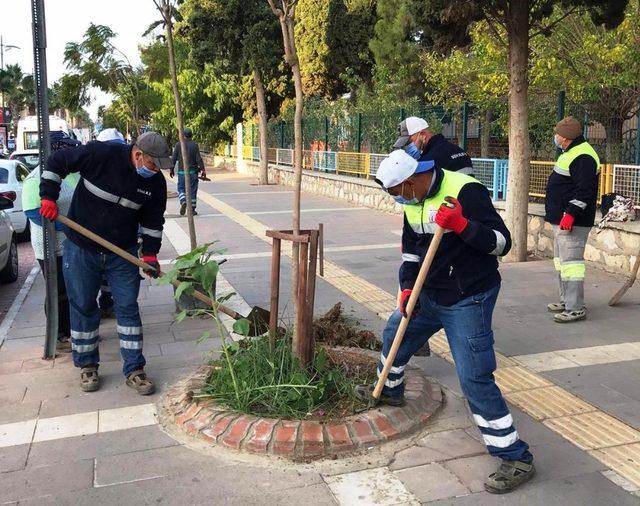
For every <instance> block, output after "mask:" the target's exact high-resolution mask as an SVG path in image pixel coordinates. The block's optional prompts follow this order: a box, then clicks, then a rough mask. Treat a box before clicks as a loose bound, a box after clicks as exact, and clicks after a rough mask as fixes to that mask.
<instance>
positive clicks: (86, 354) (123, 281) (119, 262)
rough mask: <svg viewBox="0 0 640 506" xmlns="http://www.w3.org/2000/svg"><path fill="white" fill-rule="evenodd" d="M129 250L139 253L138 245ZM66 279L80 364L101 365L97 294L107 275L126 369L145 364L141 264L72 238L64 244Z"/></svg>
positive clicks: (75, 354) (73, 345)
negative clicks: (139, 299)
mask: <svg viewBox="0 0 640 506" xmlns="http://www.w3.org/2000/svg"><path fill="white" fill-rule="evenodd" d="M129 253H131V254H132V255H135V254H136V248H135V247H134V248H131V249H130V251H129ZM63 264H64V265H63V270H64V279H65V283H66V286H67V293H68V295H69V307H70V314H71V349H72V351H73V363H74V365H75V366H76V367H87V366H89V365H93V364H95V365H97V364H98V363H99V362H100V353H99V350H98V327H99V326H100V310H99V309H98V303H97V301H96V298H97V296H98V291H99V290H100V284H101V282H102V277H103V276H104V277H105V278H106V279H107V281H108V282H109V286H110V287H111V295H112V296H113V302H114V308H115V312H116V319H117V324H118V327H117V328H118V336H119V338H120V354H121V355H122V360H123V367H122V372H123V373H124V375H125V376H128V375H129V374H131V372H133V371H134V370H136V369H141V368H143V367H144V365H145V363H146V362H145V359H144V356H143V355H142V321H141V319H140V311H139V309H138V292H139V289H140V276H139V274H138V268H137V267H136V266H135V265H132V264H131V263H129V262H128V261H127V260H124V259H123V258H120V257H119V256H117V255H115V254H112V253H97V252H94V251H90V250H87V249H84V248H81V247H80V246H78V245H76V244H75V243H74V242H72V241H70V240H68V241H67V242H66V243H65V245H64V262H63Z"/></svg>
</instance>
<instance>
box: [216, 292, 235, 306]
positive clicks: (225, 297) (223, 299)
mask: <svg viewBox="0 0 640 506" xmlns="http://www.w3.org/2000/svg"><path fill="white" fill-rule="evenodd" d="M234 295H235V292H231V293H228V294H226V295H221V296H220V297H218V299H217V301H218V304H224V303H225V302H227V301H228V300H229V299H230V298H231V297H233V296H234Z"/></svg>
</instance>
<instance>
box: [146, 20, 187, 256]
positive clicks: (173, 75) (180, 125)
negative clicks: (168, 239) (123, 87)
mask: <svg viewBox="0 0 640 506" xmlns="http://www.w3.org/2000/svg"><path fill="white" fill-rule="evenodd" d="M164 15H165V20H166V21H167V45H168V46H169V70H170V71H171V84H172V86H173V98H174V99H175V102H176V119H177V122H178V137H179V139H180V151H181V152H182V167H183V169H184V192H185V195H186V200H187V222H188V224H189V240H190V242H191V249H192V250H194V249H195V248H196V245H197V242H196V228H195V225H194V223H193V209H192V208H191V175H190V174H189V169H190V167H189V155H188V153H187V140H186V139H185V137H184V118H183V116H182V104H181V102H180V91H179V90H178V76H177V71H176V61H175V53H174V50H173V24H172V22H171V11H170V9H167V11H166V12H165V13H164ZM135 121H136V122H137V118H136V119H135Z"/></svg>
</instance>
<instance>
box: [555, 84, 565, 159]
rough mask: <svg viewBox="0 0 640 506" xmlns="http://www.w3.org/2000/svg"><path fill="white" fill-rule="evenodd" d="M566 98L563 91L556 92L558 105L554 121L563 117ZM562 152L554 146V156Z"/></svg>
mask: <svg viewBox="0 0 640 506" xmlns="http://www.w3.org/2000/svg"><path fill="white" fill-rule="evenodd" d="M565 99H566V93H565V91H564V90H563V91H561V92H560V93H558V107H557V109H556V121H560V120H561V119H562V118H564V103H565ZM561 154H562V150H561V149H560V148H556V157H558V156H560V155H561Z"/></svg>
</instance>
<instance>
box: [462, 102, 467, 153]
mask: <svg viewBox="0 0 640 506" xmlns="http://www.w3.org/2000/svg"><path fill="white" fill-rule="evenodd" d="M468 121H469V102H463V103H462V144H461V145H460V147H461V148H462V149H463V150H465V151H466V150H467V133H468V132H467V128H468V125H467V123H468Z"/></svg>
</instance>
